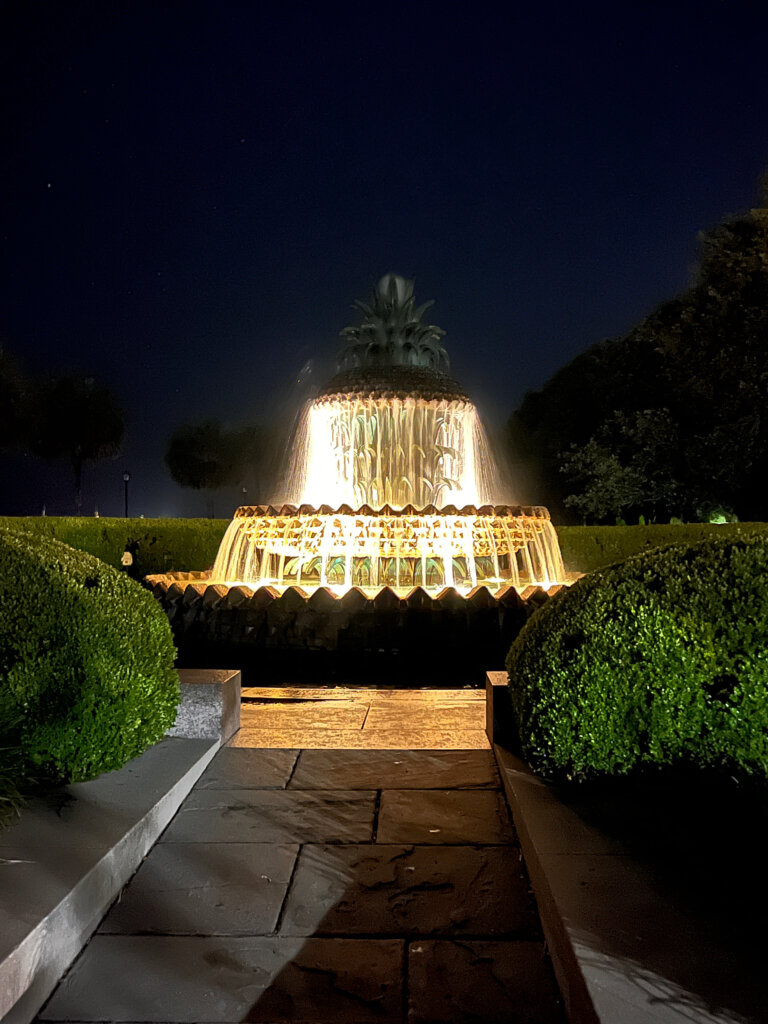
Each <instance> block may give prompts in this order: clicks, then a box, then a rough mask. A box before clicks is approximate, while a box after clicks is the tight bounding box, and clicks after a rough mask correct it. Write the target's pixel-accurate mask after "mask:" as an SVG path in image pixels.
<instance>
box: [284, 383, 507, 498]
mask: <svg viewBox="0 0 768 1024" xmlns="http://www.w3.org/2000/svg"><path fill="white" fill-rule="evenodd" d="M495 475H496V474H495V471H494V464H493V458H492V456H491V453H490V450H489V447H488V442H487V439H486V437H485V432H484V430H483V427H482V423H481V422H480V419H479V417H478V415H477V410H476V409H475V407H474V405H472V403H471V402H468V401H465V400H460V399H435V400H428V399H424V398H415V397H409V398H398V397H393V396H387V397H384V396H370V395H368V396H366V395H332V396H327V397H324V398H319V399H315V400H314V401H312V402H309V403H307V405H306V406H305V408H304V411H303V413H302V418H301V421H300V423H299V427H298V430H297V432H296V437H295V439H294V444H293V452H292V457H291V463H290V467H289V472H288V478H287V485H286V492H285V497H284V500H285V501H286V502H289V503H291V504H295V505H302V504H311V505H315V506H318V505H320V504H322V503H326V504H329V505H331V506H332V507H334V508H338V507H339V506H340V505H343V504H348V505H350V506H351V507H352V508H359V507H360V506H362V505H370V506H371V507H372V508H381V507H382V506H383V505H390V506H392V507H393V508H403V506H405V505H408V504H411V505H414V506H415V507H417V508H424V507H425V506H427V505H434V506H435V507H436V508H442V507H444V506H445V505H457V506H463V505H477V506H479V505H485V504H491V503H494V502H498V501H499V500H500V495H499V493H498V487H497V483H496V479H495Z"/></svg>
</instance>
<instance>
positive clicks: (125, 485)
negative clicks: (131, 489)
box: [123, 469, 131, 519]
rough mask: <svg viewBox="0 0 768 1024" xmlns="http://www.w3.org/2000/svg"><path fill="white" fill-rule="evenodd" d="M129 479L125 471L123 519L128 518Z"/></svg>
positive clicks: (129, 476)
mask: <svg viewBox="0 0 768 1024" xmlns="http://www.w3.org/2000/svg"><path fill="white" fill-rule="evenodd" d="M130 479H131V474H130V473H129V472H128V470H127V469H126V470H125V472H124V473H123V486H124V487H125V518H126V519H127V518H128V482H129V480H130Z"/></svg>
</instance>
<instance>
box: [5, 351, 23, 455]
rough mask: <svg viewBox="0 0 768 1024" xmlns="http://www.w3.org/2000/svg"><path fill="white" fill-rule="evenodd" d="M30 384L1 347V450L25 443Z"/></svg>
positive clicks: (16, 364)
mask: <svg viewBox="0 0 768 1024" xmlns="http://www.w3.org/2000/svg"><path fill="white" fill-rule="evenodd" d="M28 401H29V384H28V382H27V380H26V378H25V377H24V374H23V373H22V370H21V367H20V366H19V365H18V363H17V362H16V361H15V359H13V357H12V356H10V355H8V353H7V352H5V351H4V350H3V347H2V345H0V448H6V447H10V446H11V445H15V444H20V443H23V442H24V439H25V437H26V434H27V425H28V424H27V418H28Z"/></svg>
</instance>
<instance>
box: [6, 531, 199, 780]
mask: <svg viewBox="0 0 768 1024" xmlns="http://www.w3.org/2000/svg"><path fill="white" fill-rule="evenodd" d="M0 610H1V614H0V721H5V722H9V723H13V725H12V726H11V729H12V732H11V734H10V735H6V737H4V738H3V742H7V745H9V746H11V747H13V746H15V745H18V746H19V747H20V748H21V751H22V753H23V755H24V757H25V758H26V760H27V761H28V762H29V763H31V764H33V765H35V766H36V768H37V769H38V770H39V771H41V772H43V773H47V774H50V775H52V776H54V777H56V778H58V779H60V780H63V781H67V782H69V781H81V780H83V779H88V778H93V777H94V776H96V775H99V774H100V773H101V772H104V771H111V770H113V769H116V768H120V767H122V765H124V764H125V763H126V762H127V761H129V760H130V759H131V758H133V757H136V756H137V755H138V754H140V753H141V752H142V751H143V750H145V749H146V748H147V747H148V746H150V745H151V744H153V743H155V742H157V741H158V740H160V739H161V738H162V736H163V735H164V733H165V732H166V730H167V729H168V728H169V726H171V725H172V724H173V722H174V720H175V718H176V710H177V706H178V702H179V681H178V675H177V674H176V672H175V670H174V667H173V664H174V658H175V653H176V652H175V649H174V646H173V640H172V638H171V632H170V627H169V625H168V621H167V619H166V617H165V615H164V614H163V611H162V609H161V608H160V607H159V605H158V604H157V602H156V601H155V599H154V598H153V597H152V595H151V594H150V593H148V592H147V591H146V590H144V589H143V588H142V587H141V586H140V585H139V584H138V583H136V582H134V581H133V580H131V579H128V578H127V577H126V576H125V575H124V574H122V573H119V572H117V571H116V570H114V569H112V568H110V567H109V566H107V565H105V564H104V562H103V561H100V560H99V559H98V558H94V557H93V556H92V555H89V554H86V553H84V552H82V551H75V550H73V549H72V548H70V547H67V546H66V545H65V544H62V543H61V542H60V541H58V540H55V539H53V538H50V537H41V536H39V535H38V536H35V535H33V534H30V533H28V532H25V531H23V530H18V529H13V528H8V527H7V526H6V527H5V528H4V529H2V530H0ZM0 745H2V743H0Z"/></svg>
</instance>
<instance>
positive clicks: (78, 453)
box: [28, 376, 125, 515]
mask: <svg viewBox="0 0 768 1024" xmlns="http://www.w3.org/2000/svg"><path fill="white" fill-rule="evenodd" d="M30 409H31V412H30V417H29V421H28V446H29V449H30V451H31V452H32V453H33V454H34V455H39V456H41V457H42V458H45V459H59V458H68V459H69V462H70V464H71V466H72V471H73V473H74V478H75V508H76V511H77V514H78V515H79V514H80V511H81V509H82V504H83V501H82V480H83V467H84V465H85V463H86V462H95V461H97V460H99V459H105V458H110V457H111V456H114V455H117V454H118V453H119V452H120V445H121V443H122V440H123V433H124V430H125V422H124V418H123V412H122V409H121V408H120V406H119V405H118V402H117V399H116V398H115V396H114V395H113V394H112V392H111V391H109V389H108V388H106V387H103V386H102V385H100V384H98V383H97V381H96V380H95V379H94V378H93V377H79V376H70V377H53V378H51V379H49V380H45V381H43V382H42V383H38V384H37V385H36V386H35V387H34V391H33V394H32V398H31V403H30Z"/></svg>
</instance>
